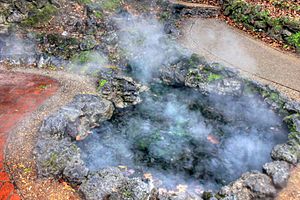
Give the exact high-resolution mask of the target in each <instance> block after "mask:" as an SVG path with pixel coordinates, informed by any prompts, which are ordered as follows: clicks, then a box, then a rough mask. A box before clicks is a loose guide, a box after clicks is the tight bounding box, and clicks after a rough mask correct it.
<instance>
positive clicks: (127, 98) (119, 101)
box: [98, 75, 148, 108]
mask: <svg viewBox="0 0 300 200" xmlns="http://www.w3.org/2000/svg"><path fill="white" fill-rule="evenodd" d="M98 89H99V90H100V94H101V96H102V97H103V98H105V99H107V100H109V101H112V102H113V103H114V106H115V107H116V108H126V107H129V106H132V105H137V104H139V103H141V102H142V99H141V98H140V94H141V93H142V92H144V91H146V90H148V88H147V87H145V86H143V85H141V84H139V83H137V82H135V81H134V80H133V79H132V78H131V77H126V76H122V75H116V76H114V77H112V78H108V77H102V78H101V79H100V81H99V88H98Z"/></svg>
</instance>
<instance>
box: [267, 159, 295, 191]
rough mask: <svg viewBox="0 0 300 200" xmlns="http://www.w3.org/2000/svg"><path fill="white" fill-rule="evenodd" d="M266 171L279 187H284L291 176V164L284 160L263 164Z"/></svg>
mask: <svg viewBox="0 0 300 200" xmlns="http://www.w3.org/2000/svg"><path fill="white" fill-rule="evenodd" d="M263 169H264V171H265V172H266V173H267V174H268V175H269V176H270V177H271V178H272V180H273V183H274V185H275V186H276V187H278V188H283V187H284V186H285V185H286V183H287V181H288V178H289V176H290V175H289V171H290V165H289V164H288V163H287V162H284V161H274V162H270V163H266V164H265V165H264V166H263Z"/></svg>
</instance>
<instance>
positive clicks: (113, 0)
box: [77, 0, 122, 17]
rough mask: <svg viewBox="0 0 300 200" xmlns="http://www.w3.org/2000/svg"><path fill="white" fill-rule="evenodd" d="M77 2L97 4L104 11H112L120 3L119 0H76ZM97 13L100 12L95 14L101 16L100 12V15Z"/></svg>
mask: <svg viewBox="0 0 300 200" xmlns="http://www.w3.org/2000/svg"><path fill="white" fill-rule="evenodd" d="M77 2H78V3H80V4H92V5H95V6H99V7H101V9H103V10H105V11H114V10H116V9H117V8H118V7H119V6H120V5H121V3H122V1H121V0H77ZM94 14H95V13H94ZM99 14H100V13H97V14H96V15H98V17H101V16H102V14H101V15H99ZM96 15H95V16H96ZM96 17H97V16H96Z"/></svg>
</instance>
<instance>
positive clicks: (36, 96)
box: [0, 70, 58, 200]
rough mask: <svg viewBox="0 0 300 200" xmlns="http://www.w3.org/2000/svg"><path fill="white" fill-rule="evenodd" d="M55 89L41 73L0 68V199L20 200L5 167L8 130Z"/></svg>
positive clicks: (49, 80)
mask: <svg viewBox="0 0 300 200" xmlns="http://www.w3.org/2000/svg"><path fill="white" fill-rule="evenodd" d="M57 89H58V83H57V82H56V81H54V80H52V79H49V78H47V77H44V76H38V75H32V74H23V73H11V72H4V71H1V70H0V200H17V199H20V197H19V195H18V193H17V192H16V190H15V188H14V185H13V182H12V181H11V179H10V175H9V173H8V172H7V171H6V169H5V143H6V140H7V138H8V134H9V132H10V130H11V129H12V128H13V127H14V126H15V125H16V123H18V122H19V121H20V120H21V119H22V118H23V117H24V116H26V115H28V114H30V113H31V112H33V111H34V110H35V109H37V108H38V106H39V105H41V104H42V103H43V101H44V100H45V99H47V98H49V97H50V96H51V95H53V94H54V93H55V91H56V90H57Z"/></svg>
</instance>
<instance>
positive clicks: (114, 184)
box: [79, 168, 153, 200]
mask: <svg viewBox="0 0 300 200" xmlns="http://www.w3.org/2000/svg"><path fill="white" fill-rule="evenodd" d="M79 190H80V192H81V193H82V194H83V196H84V198H85V199H87V200H94V199H106V198H107V199H112V200H118V199H133V200H140V199H143V200H148V199H150V197H151V195H152V193H153V186H152V185H151V184H148V183H145V182H143V181H142V180H141V179H138V178H132V179H130V178H127V177H125V176H124V175H123V174H122V173H121V171H120V170H119V169H117V168H106V169H103V170H100V171H98V172H97V173H95V174H93V175H91V176H89V177H88V179H87V180H86V181H84V182H83V183H82V185H81V186H80V188H79Z"/></svg>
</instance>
